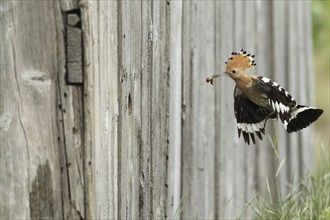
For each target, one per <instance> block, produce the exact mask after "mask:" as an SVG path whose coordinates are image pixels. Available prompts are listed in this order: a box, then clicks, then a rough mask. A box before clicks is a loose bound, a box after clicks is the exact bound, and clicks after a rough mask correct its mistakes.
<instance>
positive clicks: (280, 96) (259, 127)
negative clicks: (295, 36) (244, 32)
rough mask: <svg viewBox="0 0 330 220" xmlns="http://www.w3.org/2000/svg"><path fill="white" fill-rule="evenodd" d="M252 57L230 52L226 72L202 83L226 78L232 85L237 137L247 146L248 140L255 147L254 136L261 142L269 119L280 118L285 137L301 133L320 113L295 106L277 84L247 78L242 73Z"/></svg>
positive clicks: (251, 60)
mask: <svg viewBox="0 0 330 220" xmlns="http://www.w3.org/2000/svg"><path fill="white" fill-rule="evenodd" d="M253 57H254V55H253V56H250V54H247V52H246V51H244V50H241V51H240V52H238V53H236V52H233V53H232V56H231V57H229V58H228V61H227V62H226V72H224V73H222V74H216V75H213V76H210V77H207V79H206V81H207V82H210V83H211V84H213V79H214V78H216V77H218V76H220V75H227V76H230V77H231V78H232V79H233V80H234V81H235V83H236V87H235V89H234V112H235V117H236V120H237V129H238V135H239V136H240V135H241V133H242V134H243V137H244V140H245V142H246V143H248V144H249V143H250V138H251V140H252V141H253V143H255V137H254V134H256V135H257V136H258V137H259V138H260V139H262V134H264V133H265V126H266V122H267V120H268V119H269V118H272V119H276V118H280V120H281V121H282V123H283V125H284V127H285V129H286V131H287V132H288V133H291V132H295V131H298V130H300V129H303V128H305V127H307V126H309V125H310V124H311V123H312V122H314V121H315V120H317V119H318V117H319V116H320V115H321V114H322V113H323V110H322V109H316V108H312V107H309V106H304V105H299V104H297V103H296V101H295V99H294V98H293V97H292V96H291V95H290V94H289V93H288V92H287V91H286V90H285V89H284V88H282V87H281V86H280V85H279V84H278V83H276V82H273V81H271V80H270V79H268V78H266V77H262V76H256V75H252V76H250V75H249V74H247V73H246V72H245V69H246V68H249V67H252V66H255V65H256V64H255V63H254V60H253Z"/></svg>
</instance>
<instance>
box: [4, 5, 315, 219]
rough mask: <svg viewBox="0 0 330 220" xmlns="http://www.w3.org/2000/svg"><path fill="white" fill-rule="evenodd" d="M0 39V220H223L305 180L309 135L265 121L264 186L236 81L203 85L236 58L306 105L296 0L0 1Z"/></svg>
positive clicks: (307, 76)
mask: <svg viewBox="0 0 330 220" xmlns="http://www.w3.org/2000/svg"><path fill="white" fill-rule="evenodd" d="M68 14H74V16H78V17H79V16H80V15H81V24H80V23H78V24H76V23H75V24H73V23H70V22H67V21H68V17H67V16H68ZM0 28H1V30H0V37H1V38H0V39H1V41H0V42H1V45H0V77H1V78H0V79H1V81H0V86H1V87H0V132H1V133H0V139H1V146H0V152H1V154H0V171H1V173H0V174H1V180H0V187H1V198H0V216H1V218H87V219H92V218H94V219H95V218H97V219H101V218H102V219H105V218H108V219H109V218H110V219H116V218H118V219H123V218H128V219H136V218H141V219H147V218H155V219H162V218H174V217H176V218H186V219H188V218H200V219H205V218H232V217H235V216H236V215H237V214H239V212H240V208H241V207H243V205H244V203H245V201H246V200H249V199H250V198H251V197H252V196H253V195H254V194H255V193H256V192H259V191H261V192H263V191H264V190H265V187H266V186H265V184H266V178H268V179H269V181H270V186H271V188H272V190H273V191H274V193H275V190H274V189H275V185H279V186H280V187H281V191H282V192H286V183H287V182H288V181H292V176H293V174H294V177H295V178H294V181H297V180H299V178H301V177H302V175H303V173H304V170H305V169H306V168H308V167H310V164H311V150H312V149H311V141H310V137H311V128H308V129H305V130H304V131H302V132H299V133H295V134H292V135H290V136H289V135H288V134H286V133H285V131H284V129H283V127H282V125H280V124H279V123H278V124H279V125H277V124H275V126H274V125H273V123H272V122H268V125H267V133H268V134H270V137H271V138H273V137H274V135H273V134H274V133H277V134H278V135H277V136H278V138H277V140H276V141H277V142H278V156H279V160H280V161H281V160H282V159H283V158H284V159H285V163H284V165H283V167H282V168H281V172H280V175H279V176H278V178H276V179H275V178H274V175H275V173H276V171H277V168H278V165H279V161H278V160H276V159H274V158H276V157H275V156H274V149H273V148H272V144H271V143H270V141H269V139H268V137H266V138H265V140H263V141H259V142H258V143H257V144H256V145H255V146H246V145H245V144H244V143H243V140H241V139H238V138H237V130H236V125H235V119H234V114H233V98H232V93H233V88H234V82H232V81H231V80H230V79H228V78H222V79H219V80H217V81H216V82H215V86H210V85H209V84H206V83H205V77H206V76H207V75H209V74H213V73H217V72H219V71H223V69H224V62H225V60H226V59H227V57H228V55H229V54H230V53H231V52H232V51H234V50H240V49H241V48H244V49H246V50H248V51H249V52H251V53H253V54H256V62H257V67H256V68H254V69H253V70H250V72H251V73H256V74H261V75H265V76H268V77H270V78H273V79H274V80H275V81H277V82H279V83H280V84H281V85H282V86H283V87H285V88H287V89H288V90H289V91H290V92H291V93H292V94H293V95H294V96H295V97H296V99H297V100H300V101H301V102H302V103H311V104H312V103H313V92H312V91H313V88H312V80H313V77H312V74H311V72H312V71H311V44H310V43H311V37H310V18H309V4H308V2H306V1H170V0H167V1H165V0H164V1H93V0H91V1H87V0H84V1H80V3H78V1H75V0H70V1H69V0H63V1H1V2H0ZM70 31H72V32H70ZM70 33H72V34H70ZM80 34H82V38H80V37H79V35H80ZM72 38H73V39H72ZM81 39H82V42H83V43H82V44H81V52H82V55H79V49H78V50H74V53H71V52H72V50H73V49H72V47H75V46H77V44H79V40H81ZM72 40H73V41H72ZM68 48H71V49H69V51H68ZM72 56H74V57H72ZM81 59H83V60H81ZM80 62H81V63H82V64H83V66H82V68H79V66H78V67H77V65H76V64H77V63H78V64H79V63H80ZM71 74H73V75H71ZM81 74H83V77H81ZM298 76H299V77H298ZM296 78H298V79H299V80H296ZM262 194H263V193H261V195H262Z"/></svg>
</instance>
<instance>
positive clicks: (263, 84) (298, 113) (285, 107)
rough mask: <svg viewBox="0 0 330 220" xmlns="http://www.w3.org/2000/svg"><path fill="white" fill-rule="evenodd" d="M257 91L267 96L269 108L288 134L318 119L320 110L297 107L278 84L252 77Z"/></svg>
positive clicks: (293, 100)
mask: <svg viewBox="0 0 330 220" xmlns="http://www.w3.org/2000/svg"><path fill="white" fill-rule="evenodd" d="M254 80H257V81H258V83H256V84H257V85H258V86H259V89H260V90H261V91H263V92H264V94H266V95H267V98H268V105H269V108H270V109H272V110H273V111H274V112H275V113H276V114H277V115H278V116H279V117H280V119H281V121H282V123H283V125H284V127H285V129H286V131H287V132H288V133H291V132H295V131H298V130H301V129H303V128H305V127H307V126H309V125H310V124H311V123H312V122H314V121H315V120H316V119H318V118H319V117H320V115H321V114H322V113H323V110H322V109H316V108H313V107H309V106H304V105H299V104H297V103H296V101H295V99H294V98H293V97H292V96H291V95H290V94H289V93H288V92H287V91H286V90H285V89H284V88H282V87H281V86H280V85H279V84H278V83H276V82H273V81H271V80H270V79H268V78H266V77H262V76H258V77H254Z"/></svg>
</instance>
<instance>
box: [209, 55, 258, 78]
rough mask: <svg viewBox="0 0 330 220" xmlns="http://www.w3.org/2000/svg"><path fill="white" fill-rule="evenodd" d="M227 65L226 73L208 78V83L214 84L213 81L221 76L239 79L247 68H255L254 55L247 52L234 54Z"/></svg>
mask: <svg viewBox="0 0 330 220" xmlns="http://www.w3.org/2000/svg"><path fill="white" fill-rule="evenodd" d="M225 64H226V72H223V73H219V74H215V75H212V76H209V77H207V78H206V82H210V83H211V84H213V79H214V78H216V77H219V76H224V75H226V76H230V77H231V78H232V79H234V80H235V79H239V78H240V77H241V76H242V75H243V74H244V70H245V69H246V68H250V67H252V66H255V65H256V64H255V62H254V55H250V54H248V53H247V52H246V51H245V50H243V49H242V50H241V51H240V52H232V53H231V56H230V57H229V58H228V61H226V62H225Z"/></svg>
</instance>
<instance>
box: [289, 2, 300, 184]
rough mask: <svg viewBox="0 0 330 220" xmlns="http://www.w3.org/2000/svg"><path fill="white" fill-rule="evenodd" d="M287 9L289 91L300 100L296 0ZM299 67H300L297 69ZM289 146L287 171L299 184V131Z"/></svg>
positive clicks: (291, 180) (290, 140) (291, 136)
mask: <svg viewBox="0 0 330 220" xmlns="http://www.w3.org/2000/svg"><path fill="white" fill-rule="evenodd" d="M286 4H287V6H286V7H287V9H288V12H287V14H288V19H287V21H286V22H287V29H288V36H287V39H286V40H287V42H288V47H287V48H288V50H287V73H288V79H287V80H288V91H289V92H290V93H291V95H292V96H293V97H295V99H296V100H297V101H299V98H300V96H299V87H298V83H297V81H296V79H297V77H300V76H299V75H300V73H299V72H298V71H299V70H300V67H299V68H298V67H297V65H299V63H297V56H296V55H295V54H296V53H297V43H298V42H297V34H296V33H298V30H297V19H298V18H297V13H296V12H295V11H296V2H286ZM297 68H298V69H297ZM289 146H290V148H288V157H289V158H290V160H288V163H289V164H288V173H287V179H288V180H289V182H290V183H294V184H297V183H298V179H297V178H296V177H297V174H298V173H299V170H298V163H299V161H298V155H299V147H300V146H299V133H292V134H290V137H289Z"/></svg>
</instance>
